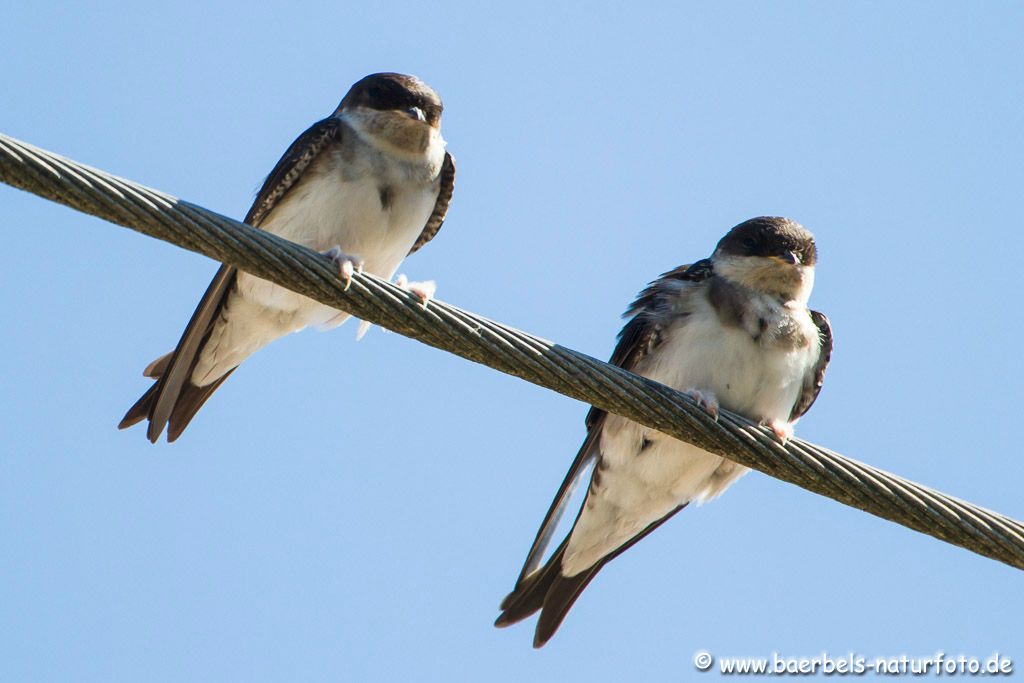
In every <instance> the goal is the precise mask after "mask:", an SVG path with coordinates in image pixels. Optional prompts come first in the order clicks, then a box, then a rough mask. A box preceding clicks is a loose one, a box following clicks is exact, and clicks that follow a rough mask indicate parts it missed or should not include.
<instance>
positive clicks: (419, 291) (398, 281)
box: [395, 274, 437, 308]
mask: <svg viewBox="0 0 1024 683" xmlns="http://www.w3.org/2000/svg"><path fill="white" fill-rule="evenodd" d="M395 286H396V287H398V288H400V289H404V290H405V291H407V292H409V293H410V294H412V295H413V296H415V297H416V298H417V299H419V300H420V303H422V304H423V308H426V307H427V302H428V301H430V300H431V299H433V298H434V294H435V293H436V292H437V283H436V282H434V281H433V280H424V281H423V282H409V278H407V277H406V276H405V275H404V274H400V275H399V276H398V277H396V278H395Z"/></svg>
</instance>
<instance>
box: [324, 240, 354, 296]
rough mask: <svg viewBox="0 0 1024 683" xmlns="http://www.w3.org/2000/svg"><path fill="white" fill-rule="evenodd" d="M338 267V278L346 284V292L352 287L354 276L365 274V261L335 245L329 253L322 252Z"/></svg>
mask: <svg viewBox="0 0 1024 683" xmlns="http://www.w3.org/2000/svg"><path fill="white" fill-rule="evenodd" d="M320 253H322V254H323V255H324V256H326V257H327V258H329V259H331V261H333V262H334V264H335V265H336V266H338V277H340V278H341V280H342V282H344V283H345V291H346V292H347V291H348V288H349V287H350V286H351V285H352V275H354V274H355V273H362V272H363V259H361V258H359V257H358V256H356V255H355V254H346V253H345V252H343V251H342V250H341V247H339V246H338V245H334V246H333V247H331V248H330V249H328V250H327V251H323V252H320Z"/></svg>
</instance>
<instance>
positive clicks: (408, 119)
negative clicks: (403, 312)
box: [118, 73, 455, 443]
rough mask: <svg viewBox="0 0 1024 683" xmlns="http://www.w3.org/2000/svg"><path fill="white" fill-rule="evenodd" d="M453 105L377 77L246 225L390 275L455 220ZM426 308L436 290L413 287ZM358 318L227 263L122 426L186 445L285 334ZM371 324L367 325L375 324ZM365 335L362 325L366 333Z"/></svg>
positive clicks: (284, 160)
mask: <svg viewBox="0 0 1024 683" xmlns="http://www.w3.org/2000/svg"><path fill="white" fill-rule="evenodd" d="M442 108H443V107H442V104H441V99H440V97H438V95H437V93H436V92H434V90H433V89H432V88H431V87H430V86H428V85H427V84H426V83H424V82H422V81H420V80H419V79H417V78H415V77H413V76H406V75H403V74H396V73H379V74H372V75H370V76H367V77H366V78H363V79H362V80H360V81H359V82H357V83H356V84H355V85H353V86H352V88H351V89H350V90H349V91H348V94H346V95H345V97H344V99H342V100H341V104H339V105H338V108H337V109H335V111H334V113H333V114H331V115H330V116H328V117H327V118H325V119H323V120H322V121H318V122H316V123H314V124H313V125H312V126H310V127H309V129H307V130H306V131H305V132H304V133H302V135H300V136H299V137H298V138H297V139H296V140H295V142H293V143H292V144H291V146H290V147H289V148H288V149H287V151H285V153H284V156H282V157H281V160H280V161H278V162H277V165H276V166H275V167H274V169H273V170H272V171H271V172H270V175H269V176H267V179H266V181H264V183H263V186H262V188H260V191H259V193H258V194H257V196H256V200H255V201H254V202H253V205H252V208H251V209H249V213H248V214H246V216H245V222H246V223H248V224H249V225H252V226H254V227H257V228H261V229H263V230H266V231H268V232H271V233H273V234H275V235H279V236H281V237H284V238H286V239H289V240H292V241H294V242H298V243H300V244H303V245H305V246H307V247H310V248H312V249H316V250H318V251H321V252H323V253H324V254H326V255H327V256H329V257H330V258H331V259H332V260H334V261H335V263H337V264H338V269H339V275H340V276H341V278H342V279H344V280H345V281H346V283H347V282H348V281H349V280H350V279H351V276H352V273H353V272H355V271H356V270H361V269H363V268H365V269H366V270H367V271H368V272H370V273H373V274H374V275H378V276H380V277H383V278H390V277H391V276H392V275H393V274H394V272H395V270H396V269H397V268H398V266H399V264H400V263H401V262H402V260H403V259H404V258H405V257H406V256H407V255H409V254H411V253H413V252H415V251H416V250H417V249H419V248H420V247H422V246H423V245H424V244H426V243H427V242H429V241H430V240H431V239H432V238H433V237H434V235H436V234H437V231H438V230H439V229H440V228H441V224H442V223H443V222H444V218H445V214H446V213H447V211H448V203H449V201H450V200H451V197H452V190H453V188H454V185H455V163H454V162H453V160H452V157H451V155H450V154H448V153H447V152H446V151H445V141H444V139H443V138H442V137H441V111H442ZM399 285H400V286H405V287H407V288H408V289H409V290H410V291H412V292H413V293H415V294H416V295H417V296H419V297H420V298H421V299H423V301H424V302H426V301H427V299H429V298H430V296H431V295H432V294H433V283H432V282H426V283H408V282H407V281H406V280H405V279H404V278H402V277H399ZM348 317H349V315H348V314H347V313H343V312H341V311H338V310H335V309H332V308H329V307H327V306H324V305H323V304H320V303H318V302H316V301H313V300H312V299H309V298H307V297H305V296H302V295H300V294H296V293H294V292H291V291H289V290H287V289H285V288H283V287H279V286H278V285H275V284H272V283H270V282H267V281H266V280H261V279H259V278H257V277H254V276H252V275H249V274H247V273H244V272H239V271H237V270H236V269H235V268H233V267H231V266H228V265H222V266H221V267H220V270H218V271H217V274H216V276H215V277H214V278H213V282H211V283H210V286H209V288H207V290H206V293H205V294H204V295H203V298H202V300H201V301H200V302H199V306H198V307H197V308H196V311H195V313H193V314H192V319H191V320H189V323H188V326H187V327H186V328H185V332H184V333H183V334H182V336H181V340H180V341H179V342H178V346H177V348H175V349H174V351H172V352H170V353H168V354H166V355H164V356H161V357H160V358H158V359H156V360H155V361H153V362H152V363H150V364H149V366H148V367H147V368H146V370H145V373H144V374H145V376H146V377H152V378H153V379H155V380H156V382H155V383H154V384H153V385H152V386H151V387H150V389H149V391H147V392H146V393H145V394H143V396H142V398H140V399H139V400H138V402H137V403H136V404H135V405H134V406H132V407H131V409H130V410H129V411H128V413H127V414H126V415H125V416H124V419H122V420H121V423H120V424H119V425H118V427H119V428H121V429H124V428H125V427H129V426H131V425H133V424H135V423H137V422H141V421H142V420H144V419H148V420H149V428H148V430H147V436H148V437H149V440H150V441H152V442H154V443H155V442H156V440H157V439H158V438H160V434H161V432H162V431H163V429H164V427H165V426H168V433H167V440H168V441H174V440H175V439H177V438H178V436H179V435H180V434H181V432H182V430H184V429H185V427H186V426H187V425H188V423H189V421H190V420H191V419H192V417H193V416H194V415H195V414H196V411H198V410H199V408H200V407H201V406H202V405H203V403H204V402H205V401H206V399H208V398H209V397H210V394H212V393H213V392H214V391H215V390H216V389H217V387H219V386H220V385H221V383H222V382H224V380H225V379H227V377H228V375H230V374H231V373H232V371H234V369H235V368H237V367H238V365H239V364H240V363H241V362H242V361H243V360H245V359H246V358H248V357H249V356H250V355H251V354H252V353H254V352H255V351H257V350H259V349H260V348H262V347H263V346H265V345H267V344H269V343H270V342H272V341H273V340H275V339H277V338H278V337H282V336H284V335H286V334H289V333H291V332H296V331H298V330H301V329H302V328H304V327H306V326H307V325H314V326H317V327H318V328H320V329H330V328H332V327H336V326H338V325H340V324H341V323H342V322H344V321H345V320H346V319H348ZM364 325H365V323H364ZM362 331H365V327H361V329H360V332H362Z"/></svg>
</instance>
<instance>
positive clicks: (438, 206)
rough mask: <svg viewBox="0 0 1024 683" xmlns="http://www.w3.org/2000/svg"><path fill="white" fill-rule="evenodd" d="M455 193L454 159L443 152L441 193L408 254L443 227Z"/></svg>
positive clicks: (432, 237)
mask: <svg viewBox="0 0 1024 683" xmlns="http://www.w3.org/2000/svg"><path fill="white" fill-rule="evenodd" d="M454 191H455V159H453V158H452V155H451V154H449V153H447V152H445V154H444V163H443V164H441V191H440V192H438V194H437V201H435V202H434V211H433V213H431V214H430V218H428V219H427V224H426V225H424V226H423V232H421V233H420V236H419V237H417V238H416V243H415V244H413V245H412V249H410V250H409V254H406V255H407V256H408V255H410V254H413V253H415V252H416V251H417V250H419V248H420V247H422V246H423V245H424V244H426V243H427V242H429V241H430V240H432V239H434V235H436V234H437V232H438V231H439V230H440V229H441V226H442V225H444V217H445V215H446V214H447V213H448V205H449V204H450V203H451V201H452V192H454Z"/></svg>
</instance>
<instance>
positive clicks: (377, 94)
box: [366, 85, 384, 100]
mask: <svg viewBox="0 0 1024 683" xmlns="http://www.w3.org/2000/svg"><path fill="white" fill-rule="evenodd" d="M366 94H367V95H369V96H370V99H371V100H381V99H384V90H383V89H381V88H380V86H376V85H373V86H370V88H369V89H367V91H366Z"/></svg>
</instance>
